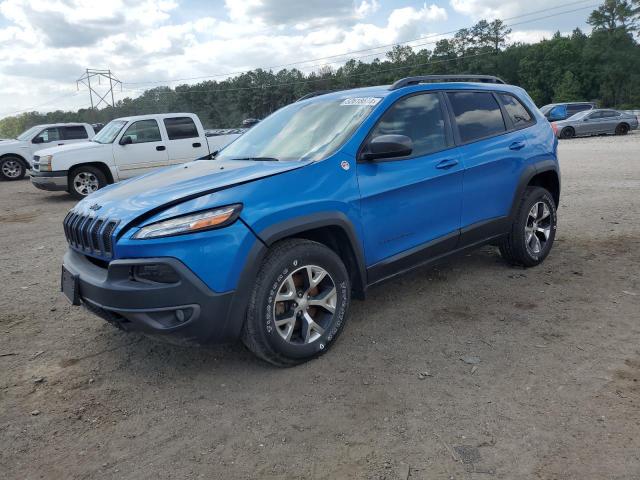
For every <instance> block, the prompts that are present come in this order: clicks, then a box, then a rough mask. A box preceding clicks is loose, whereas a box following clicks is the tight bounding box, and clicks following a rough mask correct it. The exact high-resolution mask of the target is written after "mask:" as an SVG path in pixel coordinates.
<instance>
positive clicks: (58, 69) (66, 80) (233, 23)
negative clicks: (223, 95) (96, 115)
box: [0, 0, 447, 116]
mask: <svg viewBox="0 0 640 480" xmlns="http://www.w3.org/2000/svg"><path fill="white" fill-rule="evenodd" d="M178 8H179V5H178V3H177V1H168V0H142V1H136V0H102V1H101V3H100V8H96V3H95V1H92V0H4V1H2V0H0V15H2V16H4V18H5V19H6V20H7V21H8V24H9V25H8V26H6V27H4V28H0V84H2V85H3V88H2V90H1V91H0V116H2V115H7V114H10V113H12V112H13V111H17V110H22V109H24V108H28V107H31V106H36V105H40V104H41V103H43V102H46V101H47V100H50V99H52V98H54V97H57V96H60V95H62V94H68V95H69V96H68V97H65V99H63V100H60V101H57V102H55V103H52V104H51V105H49V106H46V107H43V108H42V110H47V109H56V108H78V107H84V106H86V104H87V103H88V94H87V93H86V92H85V91H81V92H80V93H79V94H75V93H76V87H75V80H76V79H77V78H78V77H79V76H80V75H81V74H82V73H83V71H84V69H85V68H86V67H95V68H111V69H112V70H113V71H114V72H115V73H116V74H117V76H118V77H119V78H120V79H121V80H123V81H124V82H128V83H130V86H129V88H130V89H135V90H128V91H125V92H124V93H123V94H119V93H118V95H117V96H118V97H119V98H122V97H123V96H125V95H136V94H137V93H138V90H139V89H140V88H143V87H144V86H154V84H153V83H150V82H161V81H166V80H168V79H179V78H191V77H200V76H208V75H213V74H218V73H220V74H224V73H229V72H238V71H242V70H248V69H251V68H255V67H258V66H266V65H283V64H290V63H295V62H299V61H300V60H304V59H313V58H319V57H325V56H332V55H339V54H343V53H345V52H350V51H355V50H360V49H365V48H370V47H374V46H378V45H381V44H392V43H396V42H403V41H406V40H411V39H413V38H416V37H419V36H422V35H425V34H427V33H429V32H432V31H433V30H434V27H433V26H434V25H436V24H438V23H440V22H442V21H444V20H446V19H447V12H446V10H445V9H444V8H441V7H438V6H436V5H433V4H432V5H427V4H424V5H422V6H421V7H418V8H414V7H404V8H396V9H393V8H388V6H387V9H386V11H385V12H383V13H381V12H380V10H381V9H382V8H383V6H382V5H381V2H379V1H378V0H309V1H307V2H303V1H300V0H243V1H231V0H227V1H226V3H225V8H224V9H223V10H220V9H218V10H216V9H207V10H205V11H206V12H208V11H209V10H211V14H208V13H207V14H205V15H203V16H200V17H192V18H190V19H188V18H189V17H188V16H187V19H185V16H184V14H185V12H181V11H179V10H178ZM122 12H126V14H123V13H122ZM176 13H181V14H182V15H176ZM186 13H188V12H186ZM374 17H375V20H374ZM177 18H181V20H177ZM283 22H284V23H283ZM357 55H358V54H356V56H357ZM350 56H351V55H346V56H343V57H339V58H336V59H335V60H336V61H337V62H341V61H345V60H346V59H348V58H349V57H350ZM380 56H384V49H381V50H380ZM370 58H371V57H369V58H366V59H365V60H369V59H370ZM333 61H334V59H332V60H329V62H333ZM324 63H326V61H318V62H315V63H306V64H303V65H297V67H298V68H300V69H301V70H303V71H309V70H310V69H312V68H317V67H318V66H321V65H323V64H324ZM332 66H334V67H335V66H337V65H336V64H335V63H333V64H332ZM222 78H224V76H220V77H216V78H215V79H217V80H220V79H222ZM145 81H146V82H149V83H147V84H143V85H136V84H135V82H145Z"/></svg>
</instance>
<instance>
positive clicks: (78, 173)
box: [68, 165, 109, 199]
mask: <svg viewBox="0 0 640 480" xmlns="http://www.w3.org/2000/svg"><path fill="white" fill-rule="evenodd" d="M83 175H84V176H86V177H85V178H86V179H87V181H90V182H91V183H92V184H93V183H94V182H95V183H96V185H97V188H96V189H95V190H92V189H89V188H88V187H87V186H86V185H85V186H80V185H78V184H77V183H76V182H77V181H78V177H82V176H83ZM108 183H109V182H108V181H107V176H106V175H105V174H104V172H103V171H102V170H100V169H99V168H96V167H92V166H91V165H86V166H84V165H80V166H79V167H76V168H74V169H73V170H71V172H69V185H68V192H69V193H70V194H71V196H72V197H73V198H77V199H82V198H84V197H86V196H87V195H89V194H90V193H93V192H94V191H96V190H100V189H101V188H103V187H105V186H106V185H107V184H108ZM90 190H91V191H90ZM83 191H85V192H87V193H82V192H83Z"/></svg>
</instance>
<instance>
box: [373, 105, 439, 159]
mask: <svg viewBox="0 0 640 480" xmlns="http://www.w3.org/2000/svg"><path fill="white" fill-rule="evenodd" d="M380 135H405V136H407V137H409V138H410V139H411V141H412V142H413V151H412V152H411V156H412V157H419V156H422V155H427V154H429V153H432V152H437V151H439V150H442V149H444V148H446V147H447V146H448V143H447V135H446V130H445V122H444V115H443V114H442V108H441V106H440V97H439V95H438V94H437V93H425V94H421V95H412V96H410V97H405V98H402V99H400V100H398V101H397V102H396V103H394V104H393V105H392V106H391V108H389V110H387V111H386V112H385V113H384V115H382V118H381V119H380V121H379V122H378V124H377V125H376V126H375V127H374V129H373V131H372V132H371V135H370V138H375V137H378V136H380Z"/></svg>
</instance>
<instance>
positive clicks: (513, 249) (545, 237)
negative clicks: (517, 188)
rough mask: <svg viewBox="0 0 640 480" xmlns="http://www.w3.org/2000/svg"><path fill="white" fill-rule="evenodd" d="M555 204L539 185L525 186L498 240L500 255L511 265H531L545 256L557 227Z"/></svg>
mask: <svg viewBox="0 0 640 480" xmlns="http://www.w3.org/2000/svg"><path fill="white" fill-rule="evenodd" d="M557 222H558V219H557V215H556V204H555V201H554V200H553V197H552V196H551V194H550V193H549V192H548V191H547V190H546V189H544V188H541V187H527V189H526V190H525V193H524V196H523V197H522V200H521V202H520V206H519V208H518V211H517V213H516V215H515V219H514V222H513V224H512V226H511V232H510V233H509V235H508V236H507V237H505V238H504V239H502V240H501V241H500V243H499V248H500V253H501V254H502V256H503V258H504V259H505V260H507V261H508V262H509V263H511V264H513V265H521V266H524V267H534V266H536V265H538V264H540V263H542V261H543V260H544V259H545V258H546V257H547V255H549V252H550V251H551V247H552V246H553V240H554V239H555V236H556V227H557Z"/></svg>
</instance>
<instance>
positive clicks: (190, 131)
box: [164, 117, 198, 140]
mask: <svg viewBox="0 0 640 480" xmlns="http://www.w3.org/2000/svg"><path fill="white" fill-rule="evenodd" d="M164 126H165V128H166V129H167V135H168V136H169V140H180V139H183V138H197V137H198V129H197V128H196V124H195V122H194V121H193V119H191V118H189V117H175V118H165V119H164Z"/></svg>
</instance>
